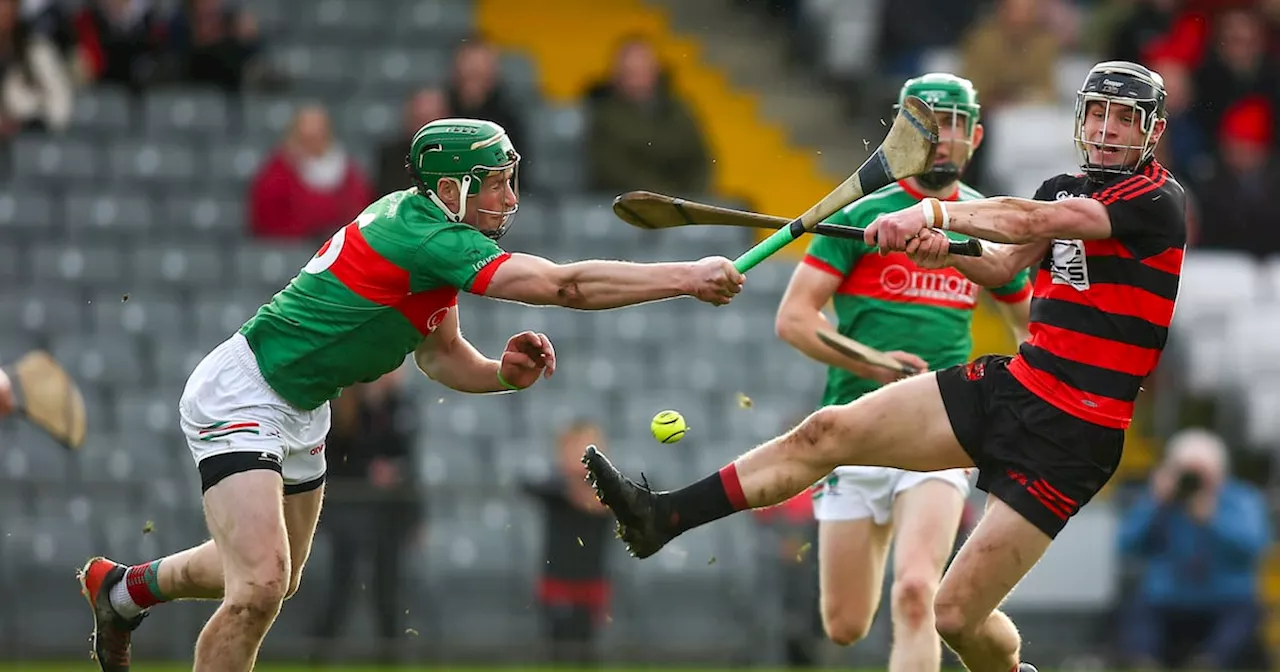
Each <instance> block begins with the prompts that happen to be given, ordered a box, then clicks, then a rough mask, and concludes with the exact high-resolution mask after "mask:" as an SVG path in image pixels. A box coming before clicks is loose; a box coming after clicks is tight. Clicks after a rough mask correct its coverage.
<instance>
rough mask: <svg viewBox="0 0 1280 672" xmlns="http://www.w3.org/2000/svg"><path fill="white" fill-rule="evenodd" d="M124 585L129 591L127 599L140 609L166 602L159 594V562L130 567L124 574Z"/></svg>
mask: <svg viewBox="0 0 1280 672" xmlns="http://www.w3.org/2000/svg"><path fill="white" fill-rule="evenodd" d="M124 585H125V588H127V589H128V590H129V599H130V600H132V601H133V603H134V604H136V605H138V607H139V608H141V609H146V608H148V607H153V606H155V605H157V604H160V603H161V602H165V601H167V600H165V597H164V596H163V595H161V594H160V561H159V560H156V561H155V562H150V563H147V564H145V565H134V566H132V567H130V568H129V570H128V571H127V572H125V575H124Z"/></svg>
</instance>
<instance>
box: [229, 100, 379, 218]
mask: <svg viewBox="0 0 1280 672" xmlns="http://www.w3.org/2000/svg"><path fill="white" fill-rule="evenodd" d="M372 200H373V189H372V187H371V186H370V183H369V180H368V178H367V177H366V176H365V174H364V171H362V170H361V169H360V166H359V165H357V164H356V162H355V161H354V160H352V158H351V157H350V156H349V155H348V154H347V153H346V151H345V150H343V148H342V146H341V145H339V144H338V143H337V142H336V141H335V140H334V137H333V130H332V126H331V124H330V121H329V114H328V112H326V111H325V110H324V108H322V107H319V106H308V107H304V108H302V109H300V110H299V111H298V113H297V114H296V115H295V116H294V118H293V123H292V124H291V125H290V127H289V131H288V133H287V134H286V135H285V138H284V142H282V143H281V144H280V147H279V148H278V149H277V150H276V151H275V153H274V154H272V155H271V156H270V157H268V158H267V160H266V162H264V163H263V165H262V168H260V169H259V171H258V175H257V177H255V178H254V181H253V184H252V185H251V187H250V197H249V226H250V228H251V230H252V232H253V234H254V235H255V236H257V237H259V238H292V239H316V240H319V239H322V238H325V237H328V236H329V235H331V234H332V233H333V232H334V231H335V230H337V229H338V228H339V227H341V226H342V225H344V224H346V223H347V222H349V221H351V220H352V219H353V218H354V217H355V216H356V215H358V214H360V211H361V210H363V209H364V208H365V206H367V205H368V204H369V203H370V202H371V201H372Z"/></svg>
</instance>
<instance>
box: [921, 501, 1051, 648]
mask: <svg viewBox="0 0 1280 672" xmlns="http://www.w3.org/2000/svg"><path fill="white" fill-rule="evenodd" d="M1050 542H1051V540H1050V539H1049V536H1048V535H1046V534H1045V533H1044V532H1041V531H1040V530H1039V528H1037V527H1035V526H1034V525H1032V524H1031V523H1030V522H1028V521H1027V519H1026V518H1023V517H1022V516H1021V515H1020V514H1019V513H1017V512H1016V511H1014V510H1013V509H1012V508H1010V507H1009V505H1008V504H1005V503H1004V502H1002V501H1000V500H998V499H996V498H995V497H988V499H987V511H986V513H985V514H984V515H983V517H982V521H981V522H979V523H978V527H977V529H975V530H974V532H973V536H971V537H969V539H968V540H967V541H966V542H965V544H964V547H963V548H961V549H960V553H959V554H958V555H957V556H956V559H955V561H954V562H953V563H952V564H951V568H950V569H949V570H948V571H947V574H946V576H944V577H943V579H942V586H941V588H939V590H938V597H937V600H936V601H935V603H934V615H935V617H936V619H937V627H938V633H939V634H940V635H942V638H943V640H945V641H946V643H947V645H948V646H950V647H951V649H952V650H953V651H955V652H956V654H957V655H959V656H960V659H961V661H963V662H964V665H965V667H967V668H968V669H969V670H971V672H1009V670H1011V669H1012V668H1013V667H1014V666H1015V665H1017V664H1018V663H1019V662H1020V661H1019V648H1020V646H1021V640H1020V639H1019V637H1018V630H1017V629H1016V628H1015V627H1014V626H1013V622H1012V621H1010V620H1009V617H1008V616H1005V615H1004V614H1002V613H1000V612H999V611H996V607H998V606H1000V603H1001V602H1003V601H1004V599H1005V597H1007V596H1008V595H1009V593H1010V592H1011V591H1012V590H1013V588H1014V586H1016V585H1018V582H1019V581H1021V580H1022V577H1024V576H1026V574H1027V572H1028V571H1030V570H1031V568H1032V567H1034V566H1035V564H1036V563H1037V562H1039V561H1040V557H1041V556H1043V555H1044V552H1045V551H1046V550H1047V549H1048V548H1049V544H1050Z"/></svg>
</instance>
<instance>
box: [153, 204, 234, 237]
mask: <svg viewBox="0 0 1280 672" xmlns="http://www.w3.org/2000/svg"><path fill="white" fill-rule="evenodd" d="M245 208H246V204H245V203H244V201H243V200H241V201H236V200H232V199H229V198H224V197H222V196H221V195H217V194H208V195H187V194H174V195H171V196H168V197H167V198H166V199H165V201H164V203H163V206H162V209H161V212H163V213H164V227H163V228H162V229H160V230H158V231H156V233H157V234H158V236H159V237H161V238H164V239H169V240H188V241H189V240H193V239H201V240H205V239H208V240H218V241H229V240H237V239H239V238H240V237H242V236H243V235H244V232H245V221H244V220H245Z"/></svg>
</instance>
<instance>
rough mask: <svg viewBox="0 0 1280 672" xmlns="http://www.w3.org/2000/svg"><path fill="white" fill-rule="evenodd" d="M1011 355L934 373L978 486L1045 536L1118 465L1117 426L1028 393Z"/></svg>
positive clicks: (1119, 435) (1120, 432)
mask: <svg viewBox="0 0 1280 672" xmlns="http://www.w3.org/2000/svg"><path fill="white" fill-rule="evenodd" d="M1011 359H1012V358H1011V357H1008V356H1005V355H987V356H984V357H979V358H978V359H975V360H974V361H972V362H970V363H968V364H962V365H959V366H953V367H951V368H948V369H944V370H942V371H939V372H938V388H939V389H940V391H941V392H942V402H943V404H944V405H945V406H946V408H947V416H948V418H949V419H950V421H951V428H952V430H953V431H954V432H955V434H956V438H957V439H958V440H959V441H960V445H961V446H962V447H963V448H964V449H965V451H966V452H967V453H969V457H971V458H972V459H973V462H974V464H975V465H977V467H978V488H979V489H981V490H984V491H986V492H988V493H990V494H992V495H994V496H995V497H997V498H999V499H1000V500H1001V501H1003V502H1004V503H1006V504H1008V505H1009V506H1010V507H1011V508H1013V510H1014V511H1017V512H1018V513H1020V514H1022V516H1023V517H1025V518H1026V519H1027V520H1028V521H1030V522H1031V523H1032V524H1033V525H1035V526H1036V527H1038V528H1039V529H1040V530H1041V531H1043V532H1044V533H1045V534H1047V535H1049V537H1050V538H1053V537H1056V536H1057V535H1058V533H1059V532H1061V531H1062V528H1063V527H1064V526H1066V524H1067V520H1069V519H1070V518H1071V517H1072V516H1074V515H1075V514H1076V512H1077V511H1079V510H1080V507H1082V506H1084V505H1085V504H1087V503H1088V502H1089V500H1090V499H1093V496H1094V495H1096V494H1097V493H1098V491H1099V490H1101V489H1102V487H1103V486H1104V485H1106V483H1107V481H1108V480H1109V479H1110V478H1111V475H1112V474H1114V473H1115V471H1116V467H1117V466H1119V464H1120V455H1121V452H1122V451H1123V449H1124V431H1123V430H1120V429H1113V428H1110V427H1103V426H1101V425H1096V424H1093V423H1091V422H1086V421H1084V420H1081V419H1079V418H1077V417H1075V416H1073V415H1070V414H1068V413H1065V412H1063V411H1061V410H1059V409H1058V408H1057V407H1055V406H1053V405H1052V404H1050V403H1048V402H1046V401H1044V400H1043V399H1041V398H1040V397H1038V396H1036V395H1035V394H1032V393H1031V391H1030V390H1028V389H1027V388H1026V387H1023V385H1022V383H1020V382H1018V380H1017V379H1016V378H1014V377H1013V375H1012V374H1010V373H1009V369H1008V364H1009V361H1010V360H1011Z"/></svg>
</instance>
